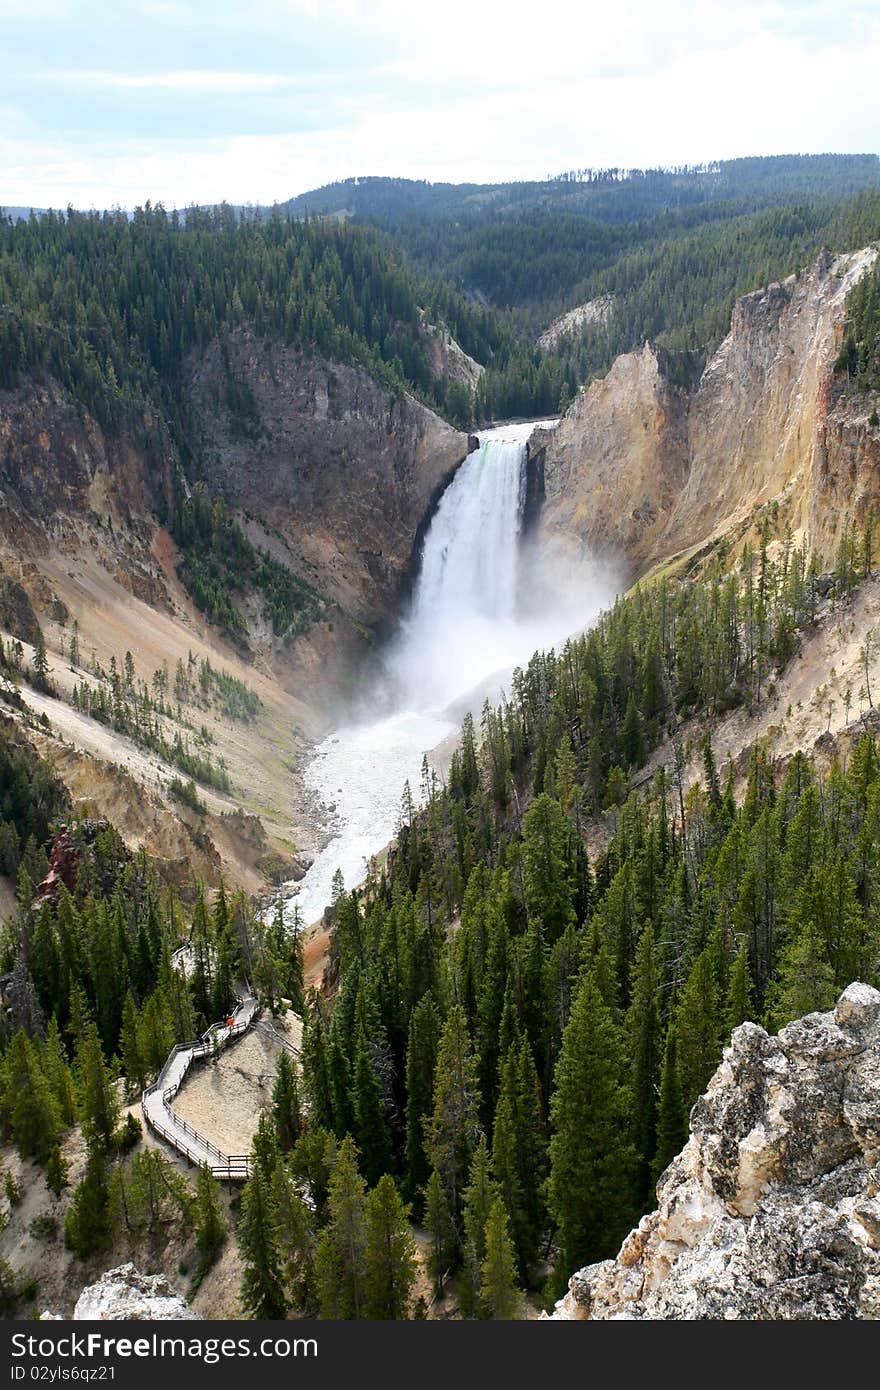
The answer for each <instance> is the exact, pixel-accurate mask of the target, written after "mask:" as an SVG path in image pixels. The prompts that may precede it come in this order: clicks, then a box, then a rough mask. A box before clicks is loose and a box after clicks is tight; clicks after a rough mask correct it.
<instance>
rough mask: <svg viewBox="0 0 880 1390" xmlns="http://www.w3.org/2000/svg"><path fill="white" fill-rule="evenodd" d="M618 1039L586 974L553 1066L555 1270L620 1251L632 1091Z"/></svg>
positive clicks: (629, 1167) (628, 1190)
mask: <svg viewBox="0 0 880 1390" xmlns="http://www.w3.org/2000/svg"><path fill="white" fill-rule="evenodd" d="M627 1071H628V1066H627V1058H626V1056H625V1053H624V1048H623V1043H622V1040H621V1036H620V1032H619V1030H618V1028H617V1026H616V1024H615V1022H614V1019H613V1017H612V1015H611V1012H610V1010H609V1009H608V1007H607V1005H606V1004H605V1003H604V1001H603V999H602V996H601V994H600V992H599V989H598V987H597V984H596V981H595V979H594V977H593V974H592V973H591V971H590V970H587V971H586V972H585V973H584V975H583V977H582V979H581V981H580V983H579V985H578V990H577V993H576V995H575V998H574V1002H573V1005H572V1011H571V1018H570V1019H569V1022H568V1027H567V1028H566V1030H565V1036H564V1038H563V1042H562V1051H561V1052H560V1055H559V1060H558V1062H557V1064H556V1075H555V1081H556V1089H555V1092H554V1095H553V1098H552V1101H551V1105H550V1115H551V1120H552V1124H553V1130H554V1132H553V1137H552V1139H551V1141H550V1179H549V1187H548V1195H549V1202H550V1209H551V1212H552V1214H553V1216H554V1218H555V1220H556V1224H557V1228H558V1231H559V1241H560V1251H559V1269H560V1271H565V1272H566V1275H567V1273H569V1272H570V1271H571V1270H573V1269H579V1268H580V1267H581V1266H582V1265H584V1264H588V1263H590V1262H592V1261H595V1260H599V1259H603V1258H605V1257H606V1256H608V1255H612V1254H614V1253H615V1251H616V1250H617V1246H618V1244H619V1242H620V1238H621V1236H622V1235H623V1234H624V1233H625V1232H626V1230H627V1228H628V1226H629V1225H630V1223H631V1219H632V1214H633V1207H634V1190H633V1186H634V1182H633V1180H634V1160H635V1154H634V1149H633V1146H632V1142H631V1140H630V1137H629V1130H630V1110H631V1092H630V1090H629V1087H628V1085H627V1084H626V1076H627Z"/></svg>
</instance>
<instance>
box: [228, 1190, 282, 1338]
mask: <svg viewBox="0 0 880 1390" xmlns="http://www.w3.org/2000/svg"><path fill="white" fill-rule="evenodd" d="M238 1245H239V1258H240V1260H241V1265H242V1275H241V1306H242V1309H243V1310H244V1312H245V1313H246V1314H247V1316H248V1317H249V1318H267V1319H272V1318H283V1317H284V1316H285V1313H286V1312H287V1306H286V1303H285V1298H284V1288H283V1284H282V1281H281V1278H280V1272H281V1229H280V1223H279V1220H278V1211H277V1207H276V1205H275V1201H274V1197H273V1194H272V1190H271V1188H270V1186H269V1184H268V1182H267V1180H266V1177H265V1175H264V1173H263V1172H262V1171H261V1169H259V1168H256V1169H255V1170H254V1172H253V1175H252V1176H251V1177H250V1178H249V1179H248V1181H247V1182H246V1183H245V1187H244V1192H243V1194H242V1198H241V1217H240V1219H239V1225H238Z"/></svg>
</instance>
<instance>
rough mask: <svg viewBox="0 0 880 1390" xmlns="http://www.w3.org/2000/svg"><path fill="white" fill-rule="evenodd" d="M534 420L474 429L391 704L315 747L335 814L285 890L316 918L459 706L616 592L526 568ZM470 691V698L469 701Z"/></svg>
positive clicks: (439, 515)
mask: <svg viewBox="0 0 880 1390" xmlns="http://www.w3.org/2000/svg"><path fill="white" fill-rule="evenodd" d="M535 423H536V422H534V421H533V422H531V423H529V424H525V425H513V426H504V427H502V428H500V429H495V430H488V431H485V432H483V433H481V434H480V436H479V439H480V447H479V449H478V450H476V451H475V452H474V453H472V454H471V455H469V457H468V458H467V459H466V460H465V461H464V463H463V464H462V465H461V467H460V468H459V470H458V471H457V473H456V475H455V477H454V479H453V480H452V482H451V483H450V485H449V487H448V488H447V489H446V491H445V493H444V494H443V496H442V498H441V499H440V503H439V505H438V507H437V511H436V513H435V515H434V517H433V520H432V522H431V525H430V527H429V530H428V533H427V535H426V537H425V543H424V547H423V551H422V564H421V570H420V574H419V578H418V582H417V584H416V589H415V593H414V595H413V600H412V603H411V606H410V612H409V614H408V616H407V617H406V618H405V619H404V621H403V622H402V624H401V627H400V632H399V635H398V638H397V640H396V641H395V642H394V643H393V644H392V646H391V649H390V651H389V653H388V657H387V663H386V664H387V680H386V682H385V683H384V686H383V688H382V690H381V691H377V699H376V703H377V707H381V706H383V705H384V708H385V709H386V710H387V708H388V706H389V704H390V707H391V710H392V712H391V713H385V714H384V715H383V716H382V717H380V718H378V719H375V720H373V721H370V722H368V721H363V722H360V723H358V724H353V725H351V726H348V727H346V728H342V729H338V730H336V731H335V732H334V733H333V734H331V735H330V736H329V737H328V738H326V739H324V741H323V742H322V743H321V744H319V745H318V747H317V749H316V750H315V756H314V758H313V760H312V762H311V763H310V764H309V767H308V768H307V770H306V781H307V782H308V784H309V785H310V787H311V788H312V789H313V790H314V791H315V792H316V793H317V794H318V796H319V798H320V800H321V801H322V802H323V803H324V805H325V806H327V807H328V808H331V809H330V814H331V816H332V820H331V822H330V829H331V832H332V838H331V840H330V841H329V843H328V844H327V846H326V847H325V848H324V849H323V850H322V851H321V852H320V854H318V855H317V856H316V858H315V862H314V864H313V865H312V867H311V868H310V869H309V871H308V873H307V874H306V876H305V878H304V879H303V880H302V882H301V884H300V885H299V888H298V890H297V891H296V892H295V894H294V896H293V897H292V899H291V902H290V906H291V907H292V906H293V904H294V903H295V904H296V905H297V906H298V908H299V911H300V914H301V917H302V920H303V921H304V922H306V923H311V922H314V921H316V920H317V919H318V918H319V917H320V916H321V914H322V912H323V910H324V908H325V906H326V905H327V903H329V901H330V896H331V885H332V881H333V876H334V874H335V872H336V870H337V869H339V870H341V872H342V875H343V879H344V881H345V885H346V888H349V889H350V888H353V887H355V886H356V885H357V884H358V883H359V882H361V880H362V879H363V878H364V875H365V872H366V866H367V863H368V861H369V859H370V857H371V856H372V855H374V854H376V853H377V852H378V851H379V850H381V849H382V848H383V847H384V846H385V845H386V844H387V843H388V842H389V840H391V839H392V837H393V836H394V834H395V831H396V829H397V818H398V814H399V809H400V804H401V797H402V793H403V785H404V782H405V781H409V783H410V787H411V789H412V792H413V796H414V797H415V798H417V794H418V789H419V781H420V773H421V767H422V759H423V756H424V755H425V754H426V753H430V751H431V750H432V749H433V748H435V747H436V746H437V745H438V744H439V743H440V742H441V741H442V740H444V739H445V738H447V737H448V735H450V734H452V733H453V732H454V731H455V730H456V729H457V728H458V726H459V724H460V722H461V717H462V715H463V713H464V710H465V709H466V708H468V707H470V706H474V705H475V706H476V708H477V709H479V706H480V705H481V704H482V700H483V698H485V696H486V695H489V696H490V697H492V698H495V697H497V695H498V694H499V693H500V691H501V688H502V686H503V684H504V683H505V681H506V679H507V678H508V676H509V673H510V671H511V669H512V668H513V667H514V666H515V665H518V664H523V663H525V662H527V661H528V659H529V657H530V656H531V655H532V653H533V652H534V651H536V650H537V649H538V648H542V647H543V648H546V647H548V646H552V645H553V644H554V643H556V642H558V641H559V640H561V639H562V638H564V637H566V636H567V635H568V634H569V633H571V632H574V631H575V630H577V629H578V628H580V627H583V626H585V625H586V623H587V622H588V621H591V620H592V618H593V617H594V616H595V614H596V613H597V612H598V609H599V607H600V606H601V603H602V601H604V599H605V598H607V596H608V594H609V593H610V590H609V589H608V587H607V586H605V587H604V589H603V591H602V593H601V594H600V592H599V590H598V588H597V585H596V583H595V577H594V575H593V574H592V572H591V574H590V576H589V582H588V584H587V587H586V588H585V587H584V585H583V584H580V585H579V586H573V585H572V583H571V579H572V576H571V574H567V575H566V577H565V582H564V583H563V582H561V581H558V580H557V578H553V579H552V580H551V577H550V576H548V575H547V574H541V573H540V565H538V566H535V565H531V566H529V567H528V568H527V567H526V565H525V562H524V553H523V546H522V543H521V542H522V537H521V530H522V521H523V505H524V501H525V493H526V443H527V440H528V437H529V435H530V434H531V432H532V430H533V429H534V428H535ZM469 696H470V697H471V698H470V699H468V697H469Z"/></svg>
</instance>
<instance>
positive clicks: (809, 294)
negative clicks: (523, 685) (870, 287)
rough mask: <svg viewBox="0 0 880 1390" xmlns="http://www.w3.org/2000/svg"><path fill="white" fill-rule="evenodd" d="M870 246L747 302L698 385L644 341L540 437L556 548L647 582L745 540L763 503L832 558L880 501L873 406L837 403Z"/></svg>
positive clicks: (879, 447) (544, 523)
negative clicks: (688, 385) (840, 358)
mask: <svg viewBox="0 0 880 1390" xmlns="http://www.w3.org/2000/svg"><path fill="white" fill-rule="evenodd" d="M876 254H877V253H876V251H875V250H873V249H865V250H863V251H859V252H856V253H853V254H851V255H845V256H840V257H838V258H837V259H832V258H831V257H830V256H828V255H824V256H822V257H820V258H819V259H818V260H817V261H816V263H815V264H814V265H813V266H812V267H811V268H810V269H809V270H807V271H805V272H803V273H801V274H800V275H797V276H791V277H790V278H789V279H788V280H786V281H784V282H783V283H782V284H772V285H768V286H765V287H764V288H763V289H761V290H756V291H755V292H754V293H752V294H749V295H746V296H744V297H743V298H741V299H739V300H738V301H737V303H736V305H735V307H734V311H733V317H732V323H731V328H730V332H729V334H728V335H727V337H726V338H725V339H724V341H723V342H722V344H721V346H720V347H719V348H718V350H717V352H716V353H715V354H714V355H713V356H712V357H711V358H710V360H709V362H708V363H707V365H706V368H705V371H704V373H703V375H702V378H701V380H700V382H699V384H698V386H697V387H696V388H695V389H694V390H693V391H691V392H688V391H686V390H684V389H682V388H679V387H676V386H674V385H672V384H670V382H669V381H668V380H667V379H666V378H665V377H664V375H663V372H662V370H661V366H660V362H659V360H658V356H657V353H656V351H655V350H654V348H653V347H652V346H651V345H650V344H648V343H646V344H645V345H644V347H643V348H642V349H641V350H640V351H638V352H634V353H628V354H626V355H624V356H622V357H620V358H618V359H617V361H616V362H615V364H614V366H613V367H612V369H611V371H610V372H609V373H608V375H607V376H606V377H604V378H603V379H601V380H597V381H594V382H592V383H591V384H590V386H589V387H588V388H587V389H586V390H585V391H582V392H581V393H580V394H579V396H578V397H577V398H576V400H575V401H574V402H573V403H572V405H571V406H570V407H569V409H568V411H567V412H566V415H565V416H564V418H563V420H562V422H561V424H560V425H559V427H558V429H557V430H556V431H554V432H553V433H552V434H547V435H536V436H534V437H533V440H532V445H531V449H532V454H533V456H534V457H535V458H536V459H537V460H538V461H539V463H542V465H543V476H544V490H545V498H546V500H545V505H544V508H543V512H542V516H541V522H540V537H541V540H542V542H543V543H544V544H547V545H553V544H557V545H558V544H560V543H564V544H574V545H575V546H576V547H583V548H587V549H592V550H594V551H599V552H601V551H603V550H605V551H611V552H615V553H617V554H619V555H622V556H623V557H624V559H625V560H626V562H627V563H628V564H629V566H630V570H631V572H632V573H633V574H634V575H638V574H642V573H644V572H646V571H647V570H649V569H650V568H651V567H652V566H654V565H657V564H660V563H665V562H668V561H669V560H670V558H672V557H674V556H676V555H678V554H680V553H681V552H687V551H693V550H697V549H699V548H700V547H703V546H706V545H708V544H709V543H711V542H712V541H713V540H715V539H717V538H721V537H725V536H729V535H730V534H731V533H734V532H736V530H737V528H741V527H742V526H743V525H744V524H745V523H747V521H748V519H749V517H750V516H751V515H752V513H753V512H754V510H755V509H756V508H757V507H760V506H761V505H763V504H766V503H768V502H771V501H777V502H778V504H779V513H780V518H781V519H782V520H783V521H786V520H787V521H790V522H791V525H792V529H793V531H794V532H795V533H807V534H808V535H809V537H810V540H811V544H812V545H813V546H814V547H815V548H816V549H817V550H818V551H819V552H820V554H822V555H823V556H824V557H825V558H826V559H828V558H832V557H833V553H834V549H835V546H836V544H837V541H838V539H839V536H840V533H841V531H842V529H843V527H844V525H845V524H846V522H847V521H848V520H850V519H852V517H853V516H854V515H855V516H856V517H859V516H860V515H861V514H863V512H864V511H865V509H866V508H867V506H868V505H869V504H870V503H872V502H874V503H876V501H877V500H878V497H880V471H878V465H880V430H878V428H877V427H876V426H872V425H870V423H869V419H870V416H871V402H865V400H864V399H859V400H856V401H855V402H853V401H849V400H843V399H837V398H836V397H835V391H834V382H833V365H834V360H835V356H836V354H837V351H838V349H839V346H840V339H841V336H842V330H843V323H844V319H845V313H846V300H847V296H848V294H849V292H850V290H851V289H852V287H853V285H854V284H855V283H856V281H857V280H858V279H859V278H860V277H861V276H862V275H863V274H864V273H865V271H866V270H867V269H869V268H870V266H871V265H872V264H873V262H874V260H875V258H876Z"/></svg>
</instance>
